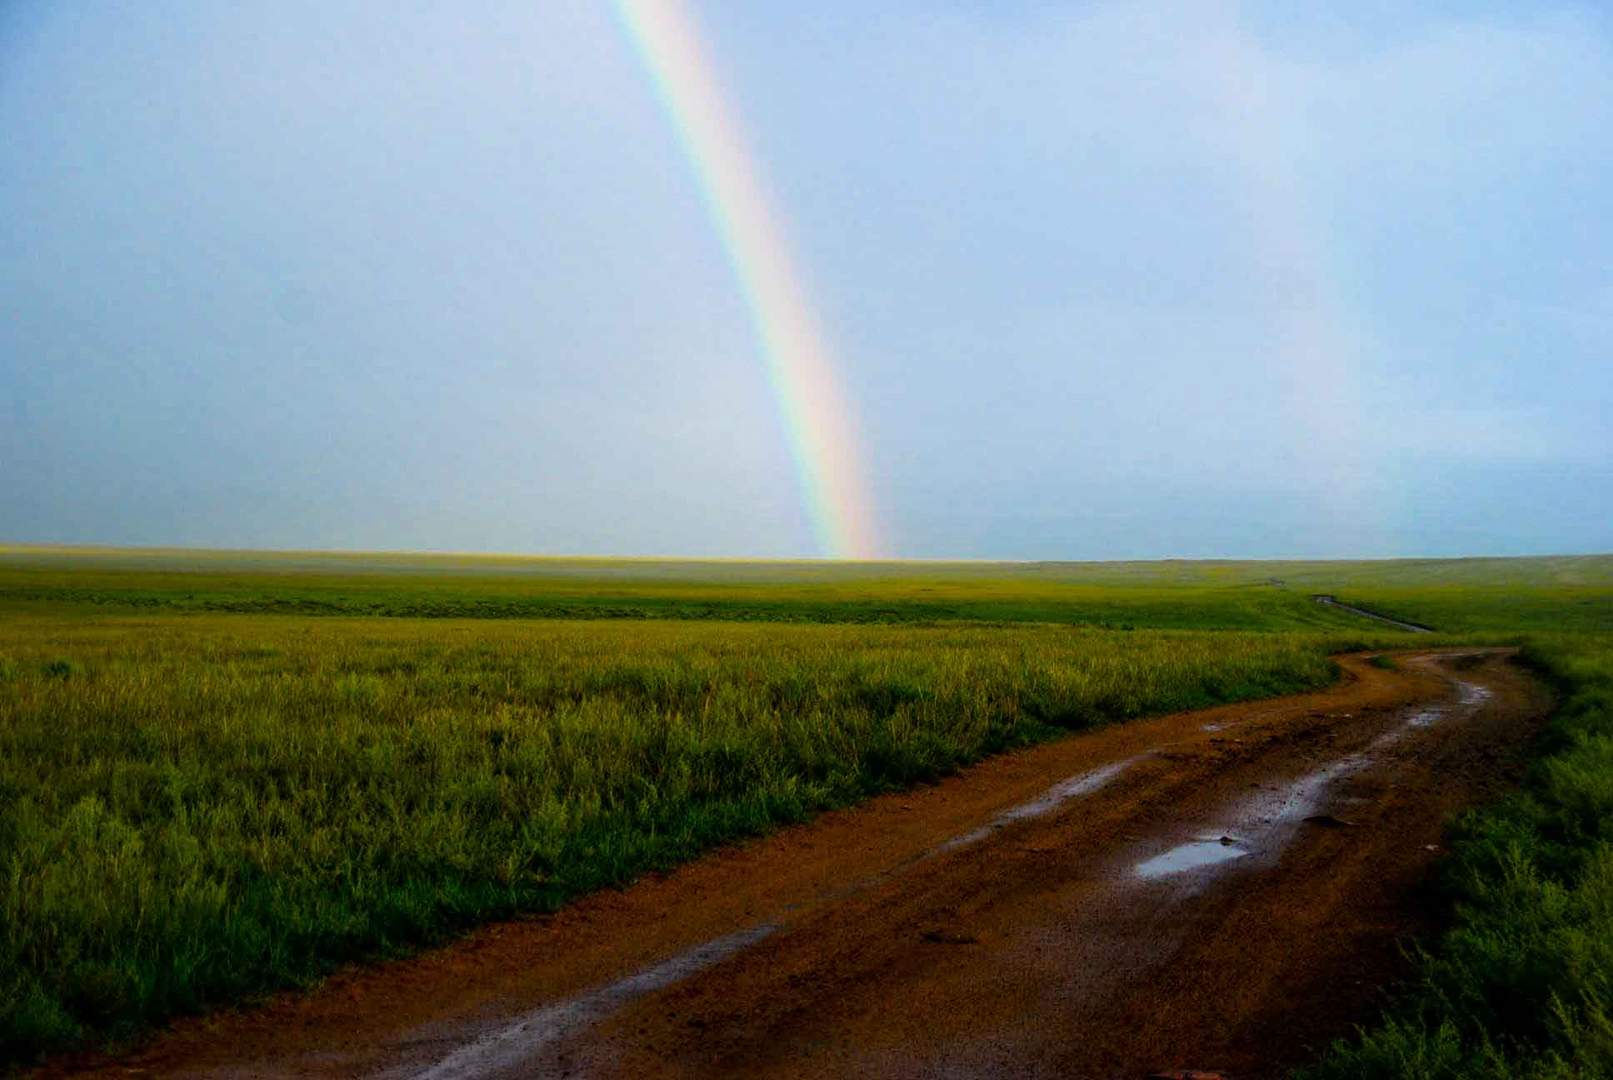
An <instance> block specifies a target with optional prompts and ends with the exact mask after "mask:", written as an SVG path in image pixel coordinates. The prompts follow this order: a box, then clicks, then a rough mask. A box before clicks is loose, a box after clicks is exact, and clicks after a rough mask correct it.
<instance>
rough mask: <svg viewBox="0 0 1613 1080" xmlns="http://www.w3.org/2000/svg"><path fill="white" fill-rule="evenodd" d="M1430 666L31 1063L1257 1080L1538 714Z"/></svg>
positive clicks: (1541, 701)
mask: <svg viewBox="0 0 1613 1080" xmlns="http://www.w3.org/2000/svg"><path fill="white" fill-rule="evenodd" d="M1460 652H1462V653H1463V654H1465V655H1466V656H1468V657H1470V658H1468V659H1462V658H1459V657H1458V656H1457V655H1456V651H1452V650H1444V651H1439V650H1435V651H1427V652H1419V653H1415V654H1406V655H1404V656H1402V657H1401V658H1400V670H1397V671H1387V670H1382V669H1379V668H1377V667H1374V666H1372V665H1370V664H1368V663H1367V662H1366V661H1365V659H1364V658H1362V657H1348V658H1344V659H1343V666H1344V669H1345V678H1344V680H1343V681H1342V682H1341V683H1340V684H1339V685H1338V686H1336V687H1334V688H1332V689H1330V690H1327V691H1323V692H1320V693H1315V694H1306V695H1300V696H1295V697H1289V698H1283V699H1278V700H1273V701H1265V702H1259V703H1255V704H1249V705H1239V706H1229V707H1225V708H1220V709H1212V710H1206V711H1202V712H1194V713H1182V714H1178V715H1174V716H1167V717H1161V718H1157V719H1153V720H1145V721H1139V722H1135V723H1130V724H1125V725H1117V726H1115V727H1111V728H1106V729H1104V730H1101V731H1096V732H1092V733H1090V734H1083V735H1078V736H1074V737H1071V738H1069V739H1065V740H1063V741H1060V742H1057V743H1053V744H1049V745H1046V746H1041V747H1037V748H1034V749H1031V750H1027V751H1024V752H1020V753H1015V754H1008V755H1004V756H1002V757H999V758H996V759H993V760H991V761H987V762H985V763H983V764H981V765H979V766H977V767H975V768H972V769H970V770H968V771H966V772H964V773H962V774H960V775H959V776H956V777H954V778H952V779H950V780H947V781H946V782H944V783H941V784H939V785H936V786H934V787H930V788H925V789H922V790H919V791H913V792H909V793H905V794H901V795H893V796H887V797H883V798H880V799H876V800H874V801H872V802H870V803H868V804H866V805H864V806H861V807H858V808H856V809H853V810H847V811H844V812H839V813H833V814H828V815H825V816H823V817H821V818H819V819H817V820H816V821H814V822H812V823H811V824H809V825H805V826H802V827H799V828H794V829H789V830H786V831H784V832H781V833H779V834H777V835H775V836H772V837H770V838H767V839H765V840H761V841H757V842H755V843H752V844H748V845H744V846H740V847H734V848H731V849H726V850H723V851H719V852H717V853H715V854H713V855H711V856H710V857H708V858H705V859H702V860H700V861H698V862H696V863H693V864H691V865H690V866H687V867H685V868H683V869H682V870H679V871H678V872H676V873H674V874H671V875H668V876H665V877H656V878H649V879H645V880H642V881H639V882H637V883H635V884H634V885H632V886H631V887H630V888H627V889H625V890H622V891H619V892H609V893H604V894H600V895H596V896H592V897H589V898H587V899H585V900H582V901H580V902H578V903H576V904H574V905H572V906H571V907H569V908H567V909H566V910H564V911H562V912H561V913H559V914H557V915H554V916H551V917H545V918H540V919H532V920H527V921H520V922H512V923H505V924H501V925H496V926H491V927H488V928H486V929H485V930H482V931H481V932H479V933H477V934H475V935H473V936H471V937H470V938H468V939H466V940H465V941H463V942H461V943H459V944H457V945H455V946H452V947H450V948H446V949H442V950H438V951H436V952H432V953H429V954H426V955H423V956H420V957H417V958H415V959H411V960H407V961H401V962H397V963H390V964H385V965H379V966H375V967H370V968H365V969H361V970H355V971H352V972H349V973H345V974H342V975H339V976H337V977H335V978H332V979H330V980H328V981H327V982H326V983H325V984H324V985H323V986H321V987H320V988H319V989H318V990H317V991H315V992H313V993H310V994H303V995H286V996H284V997H282V998H278V999H276V1000H274V1001H272V1002H270V1003H268V1004H267V1005H264V1006H260V1007H257V1008H253V1009H249V1010H244V1011H241V1012H234V1013H225V1014H219V1015H215V1016H213V1017H211V1018H206V1019H199V1020H190V1021H184V1022H181V1023H179V1024H177V1025H175V1026H174V1028H173V1029H172V1030H170V1031H169V1032H167V1033H166V1034H164V1035H163V1036H161V1037H160V1038H158V1039H157V1040H155V1041H154V1042H153V1043H152V1044H151V1045H150V1046H149V1047H148V1048H146V1049H145V1050H143V1051H141V1052H139V1053H137V1054H134V1055H132V1056H126V1057H123V1058H120V1059H117V1060H105V1059H101V1060H90V1059H86V1058H77V1059H72V1060H62V1061H58V1062H56V1063H54V1064H53V1065H52V1066H50V1067H49V1068H48V1069H47V1070H45V1075H63V1074H68V1073H77V1072H89V1073H104V1074H107V1075H113V1074H115V1075H120V1076H127V1075H130V1074H131V1073H141V1072H144V1073H149V1074H157V1075H165V1076H169V1075H228V1076H283V1075H321V1076H347V1075H354V1074H372V1073H379V1074H384V1075H398V1076H410V1075H429V1076H437V1077H448V1076H545V1075H587V1076H634V1077H644V1076H673V1075H687V1076H712V1075H731V1076H757V1075H780V1076H845V1075H858V1076H869V1075H884V1076H981V1075H985V1076H1016V1077H1017V1076H1063V1077H1141V1076H1146V1075H1148V1074H1149V1073H1151V1072H1155V1071H1162V1070H1165V1069H1182V1068H1196V1069H1206V1070H1210V1069H1214V1070H1219V1071H1224V1072H1226V1073H1227V1074H1229V1075H1235V1076H1238V1077H1249V1076H1267V1075H1275V1074H1277V1073H1279V1072H1280V1071H1281V1070H1282V1069H1284V1068H1285V1067H1287V1066H1291V1065H1293V1064H1295V1063H1298V1062H1302V1061H1304V1060H1307V1059H1308V1058H1310V1057H1313V1056H1314V1054H1315V1052H1316V1050H1317V1049H1318V1048H1319V1047H1320V1046H1322V1045H1325V1043H1326V1042H1327V1041H1328V1040H1330V1039H1332V1038H1333V1037H1335V1036H1339V1035H1343V1034H1347V1033H1348V1032H1349V1030H1350V1029H1351V1027H1352V1025H1353V1024H1356V1023H1362V1022H1366V1021H1368V1020H1370V1019H1371V1016H1372V1014H1373V1012H1374V1010H1375V1009H1376V1007H1377V1006H1378V1004H1379V1003H1380V1002H1381V1000H1382V998H1381V995H1382V991H1383V988H1384V987H1385V986H1387V985H1389V984H1390V983H1392V982H1393V981H1394V980H1395V979H1396V978H1397V977H1399V976H1401V975H1403V974H1404V973H1405V969H1406V963H1405V960H1404V958H1403V953H1402V943H1403V942H1404V941H1405V939H1406V938H1407V937H1408V935H1412V934H1416V933H1420V932H1424V931H1426V930H1428V929H1429V928H1430V922H1429V920H1430V918H1431V916H1430V912H1431V911H1433V910H1435V909H1436V908H1437V905H1435V904H1431V903H1430V902H1429V897H1428V895H1427V882H1428V880H1429V877H1430V870H1431V866H1432V864H1433V862H1434V861H1435V860H1436V859H1437V858H1438V845H1439V844H1440V843H1441V838H1442V832H1443V829H1444V826H1445V823H1446V822H1447V821H1448V819H1449V817H1450V815H1451V814H1452V813H1453V812H1454V811H1456V810H1457V809H1459V808H1460V807H1462V806H1464V805H1468V804H1470V803H1472V802H1474V801H1476V800H1479V799H1482V798H1484V797H1486V796H1488V795H1489V794H1491V793H1493V792H1494V791H1495V790H1496V789H1497V788H1498V786H1500V785H1502V784H1504V783H1506V782H1507V781H1508V780H1509V779H1511V778H1513V777H1515V775H1516V773H1517V770H1518V768H1519V767H1520V761H1521V753H1522V748H1523V746H1524V745H1525V744H1526V742H1527V738H1528V736H1529V735H1530V734H1531V733H1532V732H1533V730H1534V729H1535V727H1536V725H1537V724H1538V723H1539V721H1540V720H1541V719H1542V718H1543V717H1544V716H1545V715H1546V712H1547V711H1548V709H1549V706H1550V701H1549V698H1548V696H1547V694H1546V693H1545V691H1544V690H1543V689H1542V688H1541V687H1540V686H1539V685H1538V684H1537V683H1535V682H1533V681H1532V680H1530V679H1528V678H1527V677H1526V676H1525V675H1523V674H1522V673H1521V672H1520V671H1519V670H1518V669H1517V668H1516V667H1515V666H1514V665H1513V664H1512V663H1511V662H1510V657H1509V656H1508V655H1507V654H1505V653H1503V652H1499V651H1487V652H1483V653H1482V654H1475V651H1474V650H1462V651H1460ZM1050 789H1052V795H1051V796H1050V797H1048V798H1041V797H1042V796H1044V794H1046V793H1048V792H1049V790H1050ZM1015 808H1022V809H1020V810H1016V809H1015ZM1223 838H1224V839H1223ZM1195 867H1196V868H1195Z"/></svg>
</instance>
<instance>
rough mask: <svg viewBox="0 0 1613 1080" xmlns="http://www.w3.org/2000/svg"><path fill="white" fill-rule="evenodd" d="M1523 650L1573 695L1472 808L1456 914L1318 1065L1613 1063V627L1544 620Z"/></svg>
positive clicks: (1460, 846)
mask: <svg viewBox="0 0 1613 1080" xmlns="http://www.w3.org/2000/svg"><path fill="white" fill-rule="evenodd" d="M1529 656H1530V658H1531V659H1532V660H1533V661H1534V662H1535V663H1536V664H1538V665H1539V666H1540V667H1541V668H1543V669H1544V670H1545V671H1547V672H1548V673H1550V674H1551V676H1552V677H1554V678H1555V679H1557V680H1558V681H1559V682H1560V683H1561V684H1562V685H1563V686H1564V687H1565V689H1566V690H1567V692H1568V697H1567V701H1566V703H1565V704H1564V706H1563V708H1562V709H1561V710H1560V711H1559V713H1558V715H1557V717H1556V718H1555V720H1554V722H1553V725H1552V727H1551V729H1550V731H1549V732H1548V733H1547V735H1546V737H1545V739H1544V741H1543V743H1542V745H1541V747H1540V756H1539V758H1538V760H1537V762H1536V764H1535V768H1534V772H1533V775H1532V776H1531V778H1530V781H1529V783H1528V785H1527V787H1526V788H1525V789H1524V790H1523V791H1522V792H1519V793H1518V794H1516V795H1514V796H1512V797H1511V798H1508V799H1506V800H1504V801H1502V802H1501V803H1499V804H1497V805H1495V806H1493V807H1489V808H1487V809H1484V810H1481V811H1478V812H1476V813H1474V814H1471V815H1469V816H1468V817H1467V818H1466V819H1465V820H1464V822H1463V823H1462V826H1461V829H1460V833H1459V838H1458V841H1457V844H1456V848H1455V852H1454V856H1453V859H1452V860H1451V866H1450V868H1449V884H1450V889H1451V894H1452V899H1453V901H1454V904H1455V912H1454V914H1455V918H1454V924H1453V926H1452V928H1451V929H1450V931H1449V932H1448V933H1447V934H1445V935H1444V936H1443V937H1442V938H1440V939H1439V940H1438V941H1437V942H1435V943H1434V945H1433V946H1432V948H1431V950H1430V951H1429V952H1427V953H1426V954H1425V955H1424V956H1423V958H1422V961H1421V974H1420V978H1419V980H1418V983H1417V984H1416V985H1415V986H1414V987H1413V988H1412V989H1411V990H1410V991H1409V992H1407V993H1406V994H1405V996H1404V997H1403V998H1402V999H1401V1000H1400V1001H1399V1002H1398V1003H1397V1004H1396V1005H1395V1006H1394V1007H1393V1008H1392V1009H1391V1010H1390V1011H1389V1013H1388V1014H1387V1016H1386V1017H1385V1018H1384V1021H1383V1023H1382V1024H1381V1025H1380V1026H1379V1027H1377V1028H1376V1029H1374V1030H1372V1031H1370V1032H1366V1033H1363V1034H1362V1035H1361V1036H1359V1037H1358V1038H1356V1039H1353V1040H1349V1041H1346V1042H1342V1043H1340V1044H1338V1045H1337V1046H1335V1047H1334V1048H1333V1049H1332V1050H1331V1052H1330V1053H1329V1054H1328V1056H1327V1058H1326V1060H1325V1061H1324V1062H1323V1063H1322V1064H1321V1065H1319V1066H1318V1067H1316V1068H1314V1069H1311V1070H1309V1071H1307V1072H1305V1073H1304V1074H1303V1075H1304V1076H1305V1077H1308V1078H1310V1080H1334V1078H1337V1080H1345V1078H1346V1077H1348V1078H1349V1080H1363V1078H1365V1080H1371V1078H1378V1077H1384V1078H1388V1077H1395V1078H1401V1077H1406V1078H1416V1080H1458V1078H1461V1080H1474V1078H1486V1077H1490V1078H1495V1080H1501V1078H1518V1080H1548V1078H1550V1080H1557V1078H1565V1080H1566V1078H1569V1077H1574V1078H1585V1077H1605V1076H1613V635H1584V636H1571V635H1549V636H1542V637H1541V638H1539V639H1537V640H1536V641H1535V643H1534V644H1533V645H1532V646H1531V648H1530V650H1529Z"/></svg>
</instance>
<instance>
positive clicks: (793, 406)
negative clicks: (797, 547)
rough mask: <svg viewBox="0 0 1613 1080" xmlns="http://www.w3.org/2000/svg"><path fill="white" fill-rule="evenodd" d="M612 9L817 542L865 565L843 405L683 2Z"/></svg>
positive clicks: (869, 536) (861, 512)
mask: <svg viewBox="0 0 1613 1080" xmlns="http://www.w3.org/2000/svg"><path fill="white" fill-rule="evenodd" d="M616 10H617V13H618V15H619V16H620V18H621V22H622V25H623V26H624V27H625V28H626V31H627V36H628V37H629V38H631V39H632V41H633V44H634V45H635V47H636V48H637V50H638V52H639V55H640V56H641V57H642V59H643V61H644V66H645V68H646V69H647V70H648V71H649V73H650V76H651V78H652V79H653V81H654V83H655V87H656V90H657V92H658V93H659V96H660V98H661V100H662V103H663V104H664V105H665V107H666V111H667V114H668V115H669V116H670V117H671V120H672V126H673V128H674V129H675V130H676V132H677V134H678V136H679V139H680V141H681V142H682V143H683V148H684V152H685V153H686V154H687V155H688V157H689V162H690V165H691V166H692V167H693V169H694V173H695V176H696V177H697V179H698V181H699V186H700V190H701V193H702V195H703V196H704V198H705V202H706V205H707V207H708V208H709V210H710V213H711V217H712V220H713V222H714V223H715V225H716V229H717V233H718V236H719V237H720V238H721V240H722V245H723V247H724V249H725V250H726V251H727V254H728V259H729V261H730V262H731V263H732V264H733V268H734V274H735V276H736V277H737V278H738V279H739V285H740V289H741V290H742V291H743V293H744V295H745V300H746V302H747V303H748V305H749V307H750V311H751V317H752V319H753V320H754V322H755V324H756V333H757V335H758V337H759V338H760V340H761V349H762V354H763V356H764V357H765V359H766V364H767V372H768V377H769V380H770V381H771V382H772V385H773V393H774V394H775V395H776V397H777V399H778V403H779V409H780V411H781V412H782V413H783V416H784V425H785V428H786V430H787V432H788V437H789V442H790V450H791V454H792V456H793V457H794V459H795V467H796V470H797V472H798V474H799V476H800V482H801V488H802V495H803V498H804V499H805V502H806V510H807V516H808V517H809V518H810V519H811V522H812V527H813V530H814V531H815V533H816V534H817V539H818V544H819V546H820V548H821V550H822V551H823V553H824V554H826V555H830V556H832V557H835V558H861V559H866V558H872V557H874V556H876V555H877V554H878V553H879V541H878V537H877V535H876V530H875V524H874V511H873V504H872V501H871V499H870V497H869V493H868V485H867V482H866V479H865V477H864V475H863V466H862V455H861V452H860V449H859V446H858V439H857V432H856V426H855V424H854V423H853V421H852V414H851V409H850V405H849V403H848V402H847V400H846V396H845V393H844V392H843V391H842V389H841V387H840V380H839V378H838V376H837V374H836V371H835V364H834V359H833V356H832V355H831V353H830V351H829V348H828V346H827V345H826V344H825V342H824V338H823V334H822V332H821V330H820V329H819V327H818V322H817V318H816V317H815V315H814V314H813V311H812V305H811V304H810V303H809V302H808V300H807V296H806V290H805V289H804V288H803V287H802V284H801V279H800V275H799V274H798V273H797V272H796V269H795V263H794V260H793V259H792V257H791V255H790V249H789V245H788V244H787V243H786V242H785V237H784V231H783V229H782V228H781V227H780V225H779V223H778V219H777V216H776V215H775V214H774V212H773V209H772V207H771V206H770V205H769V204H768V200H767V197H766V195H765V193H764V191H763V187H762V182H761V176H760V169H759V168H758V166H757V164H756V162H755V160H754V159H753V157H752V155H751V153H750V151H749V149H748V148H747V147H746V144H745V139H744V136H743V134H742V133H741V131H740V127H739V124H738V122H737V121H736V119H735V118H734V116H733V114H732V111H731V110H730V109H729V108H728V106H727V103H726V102H725V101H724V99H723V95H722V92H721V88H720V87H719V85H718V83H717V79H716V76H715V75H714V74H713V71H712V67H711V64H710V63H709V61H708V60H707V58H706V55H705V51H704V48H703V47H702V45H701V42H700V35H699V33H698V32H697V30H696V27H695V24H694V21H693V18H692V16H691V15H690V13H689V12H688V10H687V9H686V8H685V7H684V4H683V2H682V0H617V3H616Z"/></svg>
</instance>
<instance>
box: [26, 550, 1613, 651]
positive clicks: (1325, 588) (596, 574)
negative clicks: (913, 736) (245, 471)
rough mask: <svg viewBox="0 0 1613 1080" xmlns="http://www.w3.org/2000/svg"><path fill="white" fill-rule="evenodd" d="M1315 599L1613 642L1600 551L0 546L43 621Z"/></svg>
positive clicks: (1080, 617) (1608, 570)
mask: <svg viewBox="0 0 1613 1080" xmlns="http://www.w3.org/2000/svg"><path fill="white" fill-rule="evenodd" d="M1317 593H1334V594H1337V595H1338V597H1339V599H1341V600H1345V601H1349V602H1353V603H1361V604H1365V605H1367V606H1369V607H1370V606H1374V605H1376V606H1378V607H1381V608H1384V609H1386V610H1391V611H1395V612H1397V613H1398V614H1400V615H1402V616H1403V617H1408V618H1411V619H1413V620H1414V621H1420V622H1426V623H1429V624H1430V625H1433V626H1435V627H1437V628H1439V629H1443V630H1450V631H1456V632H1466V631H1484V630H1499V631H1503V632H1506V631H1517V630H1522V629H1562V628H1567V627H1570V626H1571V627H1572V628H1574V629H1605V630H1613V557H1610V556H1572V557H1562V558H1542V559H1408V560H1396V561H1389V562H1355V563H1351V562H1193V561H1178V562H1172V561H1166V562H1139V563H943V562H888V563H833V562H738V561H721V560H704V561H698V560H696V561H690V560H683V561H677V560H651V559H645V560H632V559H548V558H521V557H514V556H457V555H348V554H318V553H269V552H183V551H166V550H97V549H50V548H4V547H0V605H6V606H12V607H21V606H24V605H31V606H36V607H37V606H42V607H44V608H45V609H50V608H54V607H57V606H60V605H64V604H65V605H73V606H82V607H99V608H110V609H115V610H144V611H175V612H179V611H197V612H230V613H237V614H254V613H258V614H307V615H364V616H370V615H374V616H387V617H412V618H506V619H529V618H567V619H595V618H630V619H648V618H660V619H727V620H735V621H783V622H883V623H896V622H902V623H911V622H948V621H956V620H973V621H987V622H1052V623H1069V624H1076V625H1083V626H1102V627H1113V628H1126V627H1133V626H1135V627H1147V628H1153V629H1215V630H1224V629H1240V630H1323V631H1331V630H1343V631H1349V630H1352V629H1355V628H1357V622H1358V620H1357V619H1355V618H1354V617H1352V616H1350V615H1347V614H1343V613H1339V612H1336V611H1329V610H1326V609H1324V608H1321V607H1319V606H1318V605H1316V604H1314V603H1312V602H1311V597H1312V596H1313V595H1315V594H1317Z"/></svg>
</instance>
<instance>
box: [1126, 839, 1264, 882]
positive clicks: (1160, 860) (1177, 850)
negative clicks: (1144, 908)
mask: <svg viewBox="0 0 1613 1080" xmlns="http://www.w3.org/2000/svg"><path fill="white" fill-rule="evenodd" d="M1249 854H1251V853H1250V851H1249V850H1248V849H1247V848H1244V847H1242V846H1241V845H1240V844H1239V843H1238V842H1237V841H1235V840H1232V839H1231V838H1227V839H1225V840H1192V841H1189V842H1188V843H1185V844H1178V845H1177V846H1176V847H1173V848H1171V849H1170V850H1169V851H1167V852H1165V853H1163V854H1161V855H1155V856H1154V857H1153V858H1152V859H1149V860H1147V861H1146V862H1142V863H1138V864H1137V876H1138V877H1140V878H1142V879H1143V880H1145V881H1150V880H1153V879H1154V878H1162V877H1169V876H1170V875H1172V874H1183V873H1186V872H1187V871H1189V870H1202V869H1203V868H1204V867H1206V866H1216V865H1219V864H1221V863H1226V862H1231V861H1232V860H1233V859H1241V858H1243V857H1244V856H1246V855H1249Z"/></svg>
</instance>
